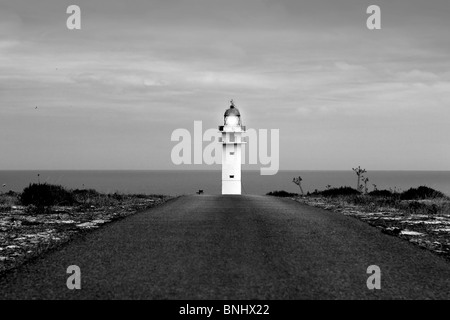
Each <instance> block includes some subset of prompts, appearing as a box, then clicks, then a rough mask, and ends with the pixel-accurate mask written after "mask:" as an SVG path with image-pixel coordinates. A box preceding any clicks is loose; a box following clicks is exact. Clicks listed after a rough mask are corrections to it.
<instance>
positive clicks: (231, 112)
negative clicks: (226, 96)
mask: <svg viewBox="0 0 450 320" xmlns="http://www.w3.org/2000/svg"><path fill="white" fill-rule="evenodd" d="M219 131H220V132H221V133H222V138H221V139H220V140H219V141H220V142H221V143H222V194H241V186H242V182H241V161H242V160H241V159H242V145H243V144H244V143H245V142H244V141H243V139H242V133H244V132H245V126H242V125H241V114H240V113H239V110H238V109H237V108H235V106H234V103H233V100H231V106H230V108H229V109H228V110H227V111H225V114H224V125H223V126H219Z"/></svg>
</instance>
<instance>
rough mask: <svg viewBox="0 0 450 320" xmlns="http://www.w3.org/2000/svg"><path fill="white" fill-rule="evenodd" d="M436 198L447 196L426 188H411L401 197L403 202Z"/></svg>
mask: <svg viewBox="0 0 450 320" xmlns="http://www.w3.org/2000/svg"><path fill="white" fill-rule="evenodd" d="M434 198H445V195H444V194H443V193H442V192H440V191H437V190H434V189H432V188H428V187H425V186H420V187H418V188H410V189H409V190H406V191H404V192H403V193H402V194H401V195H400V199H401V200H423V199H434Z"/></svg>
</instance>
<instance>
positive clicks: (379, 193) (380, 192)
mask: <svg viewBox="0 0 450 320" xmlns="http://www.w3.org/2000/svg"><path fill="white" fill-rule="evenodd" d="M368 195H369V196H372V197H380V198H391V197H393V196H396V194H395V193H394V192H392V191H390V190H374V191H371V192H369V193H368Z"/></svg>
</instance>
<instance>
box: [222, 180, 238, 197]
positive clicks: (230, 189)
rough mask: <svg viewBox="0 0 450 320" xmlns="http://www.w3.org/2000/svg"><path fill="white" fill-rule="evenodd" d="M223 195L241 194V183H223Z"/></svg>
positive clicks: (225, 181) (236, 181)
mask: <svg viewBox="0 0 450 320" xmlns="http://www.w3.org/2000/svg"><path fill="white" fill-rule="evenodd" d="M222 194H241V181H240V180H234V181H228V180H224V181H222Z"/></svg>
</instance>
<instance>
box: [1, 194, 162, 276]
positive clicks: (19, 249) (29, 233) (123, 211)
mask: <svg viewBox="0 0 450 320" xmlns="http://www.w3.org/2000/svg"><path fill="white" fill-rule="evenodd" d="M0 198H1V196H0ZM100 198H101V201H90V202H89V203H84V204H82V205H78V206H71V207H53V208H51V210H47V211H46V212H45V213H36V212H35V210H33V208H30V207H25V206H21V205H19V204H17V201H16V200H15V197H8V199H6V200H5V197H3V198H2V199H1V200H3V201H2V204H1V205H0V274H1V273H3V272H5V271H7V270H9V269H12V268H15V267H17V266H18V265H20V264H22V263H24V262H25V261H27V260H29V259H31V258H33V257H36V256H38V255H40V254H42V253H43V252H45V251H47V250H50V249H53V248H56V247H58V246H59V245H61V244H63V243H65V242H67V241H69V240H71V239H73V238H74V237H75V236H77V235H80V234H82V233H84V232H88V231H89V230H93V229H96V228H99V227H100V226H102V225H104V224H106V223H109V222H111V221H114V220H117V219H121V218H124V217H127V216H129V215H132V214H134V213H136V212H139V211H142V210H145V209H149V208H152V207H154V206H157V205H160V204H162V203H164V202H166V201H167V200H169V199H171V197H166V196H142V195H140V196H126V197H123V198H121V199H112V198H110V197H107V196H102V197H99V199H100Z"/></svg>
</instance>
